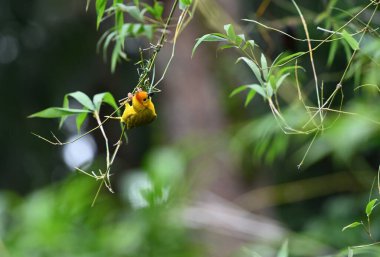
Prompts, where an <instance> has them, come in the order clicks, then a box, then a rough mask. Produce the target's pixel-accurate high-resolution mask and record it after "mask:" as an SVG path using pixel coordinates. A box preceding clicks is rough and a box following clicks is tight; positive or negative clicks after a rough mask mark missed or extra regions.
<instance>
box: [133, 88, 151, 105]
mask: <svg viewBox="0 0 380 257" xmlns="http://www.w3.org/2000/svg"><path fill="white" fill-rule="evenodd" d="M152 95H153V93H149V94H148V93H147V92H146V91H139V92H137V93H136V94H135V96H134V97H133V98H134V100H136V101H133V106H134V107H135V108H137V109H144V108H147V107H149V106H150V105H151V104H152V98H151V96H152Z"/></svg>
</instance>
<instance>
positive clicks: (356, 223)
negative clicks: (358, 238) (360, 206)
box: [342, 221, 363, 231]
mask: <svg viewBox="0 0 380 257" xmlns="http://www.w3.org/2000/svg"><path fill="white" fill-rule="evenodd" d="M360 225H363V223H361V222H358V221H355V222H353V223H351V224H349V225H347V226H345V227H344V228H342V231H345V230H346V229H349V228H355V227H357V226H360Z"/></svg>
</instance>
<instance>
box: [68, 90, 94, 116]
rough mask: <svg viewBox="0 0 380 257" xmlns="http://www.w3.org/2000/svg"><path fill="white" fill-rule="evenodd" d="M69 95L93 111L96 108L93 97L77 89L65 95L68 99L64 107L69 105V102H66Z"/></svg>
mask: <svg viewBox="0 0 380 257" xmlns="http://www.w3.org/2000/svg"><path fill="white" fill-rule="evenodd" d="M69 96H70V97H72V98H74V99H75V100H77V101H78V102H79V103H80V104H81V105H83V106H84V107H86V108H87V109H89V110H91V111H94V110H95V106H94V104H93V103H92V101H91V99H90V98H89V97H88V96H87V95H86V94H85V93H83V92H81V91H76V92H73V93H69V94H66V95H65V99H66V101H65V100H64V106H63V107H68V106H67V104H65V103H67V102H68V101H67V99H68V97H69Z"/></svg>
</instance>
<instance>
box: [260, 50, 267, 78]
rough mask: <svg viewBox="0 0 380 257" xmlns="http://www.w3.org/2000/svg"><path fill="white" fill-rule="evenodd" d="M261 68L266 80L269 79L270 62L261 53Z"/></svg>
mask: <svg viewBox="0 0 380 257" xmlns="http://www.w3.org/2000/svg"><path fill="white" fill-rule="evenodd" d="M261 69H262V71H263V76H264V80H265V81H267V80H268V64H267V59H266V58H265V55H264V54H261Z"/></svg>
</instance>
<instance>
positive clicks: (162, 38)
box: [136, 0, 179, 87]
mask: <svg viewBox="0 0 380 257" xmlns="http://www.w3.org/2000/svg"><path fill="white" fill-rule="evenodd" d="M178 2H179V0H174V3H173V5H172V9H171V10H170V13H169V16H168V18H167V21H166V23H165V25H164V30H163V31H162V34H161V37H160V39H159V40H158V43H157V45H156V48H155V50H154V53H153V55H152V57H151V58H150V60H149V66H148V68H147V70H146V72H145V73H144V74H143V76H142V77H141V78H140V79H139V82H138V84H137V86H136V87H139V86H141V85H142V84H143V83H144V81H145V79H146V77H147V76H148V73H149V72H150V71H151V70H152V68H153V64H154V63H155V61H156V58H157V55H158V52H160V50H161V47H162V44H163V42H164V40H165V37H166V33H167V30H168V27H169V25H170V22H171V20H172V18H173V15H174V11H175V9H176V8H177V5H178Z"/></svg>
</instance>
